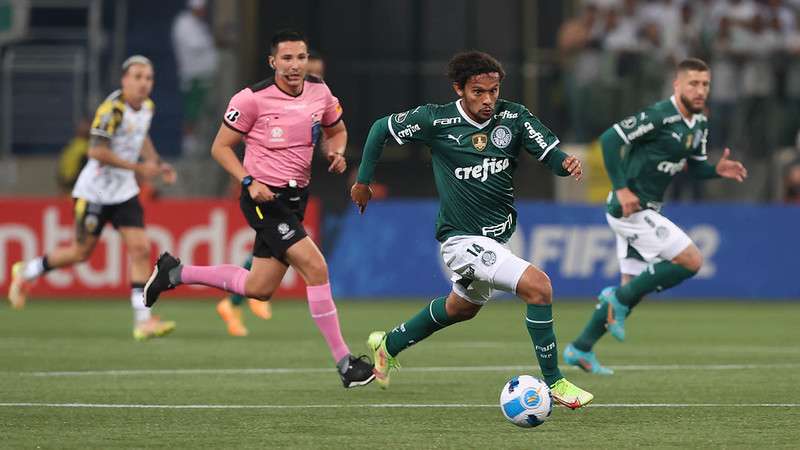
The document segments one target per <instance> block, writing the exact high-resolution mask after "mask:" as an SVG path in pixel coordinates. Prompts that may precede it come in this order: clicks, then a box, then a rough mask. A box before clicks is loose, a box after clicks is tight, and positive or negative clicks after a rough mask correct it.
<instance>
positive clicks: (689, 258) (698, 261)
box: [673, 246, 703, 273]
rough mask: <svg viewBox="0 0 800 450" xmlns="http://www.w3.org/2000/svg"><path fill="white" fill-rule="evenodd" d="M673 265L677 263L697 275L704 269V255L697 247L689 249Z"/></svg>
mask: <svg viewBox="0 0 800 450" xmlns="http://www.w3.org/2000/svg"><path fill="white" fill-rule="evenodd" d="M673 263H677V264H678V265H680V266H682V267H683V268H685V269H686V270H689V271H691V272H692V273H697V272H699V271H700V268H701V267H703V254H702V253H700V250H699V249H697V248H696V247H694V246H692V247H689V249H688V250H687V251H685V252H684V253H682V254H681V255H679V256H678V258H676V259H675V260H673Z"/></svg>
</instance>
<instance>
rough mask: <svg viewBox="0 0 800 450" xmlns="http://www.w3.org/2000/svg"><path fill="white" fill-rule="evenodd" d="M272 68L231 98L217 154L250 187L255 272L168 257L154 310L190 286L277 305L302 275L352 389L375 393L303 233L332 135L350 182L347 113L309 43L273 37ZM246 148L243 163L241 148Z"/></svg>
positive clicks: (156, 279) (332, 152) (153, 282)
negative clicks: (319, 147)
mask: <svg viewBox="0 0 800 450" xmlns="http://www.w3.org/2000/svg"><path fill="white" fill-rule="evenodd" d="M271 44H272V45H271V54H270V56H269V65H270V67H271V68H273V69H274V70H275V76H274V77H271V78H268V79H266V80H264V81H261V82H258V83H256V84H254V85H252V86H250V87H247V88H245V89H242V90H241V91H239V92H238V93H237V94H236V95H234V96H233V98H231V101H230V104H229V105H228V109H227V111H226V113H225V117H224V118H223V122H222V125H221V126H220V129H219V132H218V133H217V137H216V138H215V139H214V144H213V145H212V148H211V154H212V156H213V157H214V159H216V160H217V162H219V163H220V165H222V167H224V168H225V170H227V171H228V172H229V173H230V174H231V175H233V176H234V177H236V178H237V179H239V180H241V182H242V187H243V189H242V196H241V198H240V201H239V203H240V207H241V209H242V213H244V216H245V218H246V219H247V222H248V223H249V224H250V226H251V227H252V228H253V229H254V230H255V231H256V239H255V243H254V244H253V265H252V268H251V269H250V270H249V271H248V270H246V269H243V268H241V267H239V266H235V265H219V266H188V265H182V264H181V263H180V261H179V260H178V259H177V258H175V257H173V256H172V255H170V254H169V253H164V254H162V255H161V256H160V257H159V259H158V261H157V262H156V266H155V270H154V271H153V273H152V275H151V276H150V279H149V281H148V282H147V284H146V285H145V290H144V295H145V301H146V304H147V306H152V305H153V304H154V303H155V302H156V300H157V299H158V296H159V294H161V292H163V291H166V290H169V289H173V288H175V287H176V286H178V285H181V284H202V285H205V286H213V287H216V288H219V289H222V290H225V291H228V292H232V293H236V294H239V295H243V296H245V297H251V298H258V299H261V300H269V299H270V298H271V297H272V295H273V293H274V292H275V291H276V290H277V289H278V286H279V285H280V283H281V280H282V279H283V276H284V275H285V274H286V271H287V270H288V269H289V267H290V266H291V267H293V268H294V269H295V270H296V271H297V272H298V273H299V274H300V275H301V276H302V277H303V279H304V280H305V282H306V285H307V288H306V293H307V295H308V307H309V310H310V312H311V317H312V318H313V319H314V322H315V323H316V324H317V328H319V330H320V332H321V333H322V335H323V337H324V338H325V341H326V342H327V343H328V347H329V348H330V350H331V354H332V355H333V359H334V361H336V366H337V369H338V372H339V375H340V377H341V379H342V383H343V384H344V387H346V388H349V387H355V386H363V385H366V384H369V383H370V382H371V381H372V380H373V379H374V378H375V375H374V374H373V371H372V369H373V366H372V364H371V363H370V362H369V360H368V359H367V358H366V357H364V356H362V357H358V358H357V357H354V356H353V355H352V354H351V353H350V350H349V348H348V347H347V344H346V343H345V342H344V339H343V338H342V332H341V329H340V327H339V316H338V313H337V311H336V305H335V304H334V301H333V296H332V294H331V287H330V284H329V278H328V266H327V263H326V262H325V257H324V256H322V253H321V252H320V250H319V248H318V247H317V246H316V244H314V241H312V240H311V239H310V238H309V237H308V235H307V234H306V231H305V229H304V228H303V215H304V213H305V208H306V204H307V201H308V185H309V182H310V179H311V158H312V157H313V153H314V146H315V144H316V142H317V140H318V139H319V138H320V137H321V135H324V138H325V144H326V145H325V146H324V147H325V148H326V156H327V158H328V161H330V166H329V167H328V170H329V171H330V172H335V173H337V174H341V173H344V171H345V169H346V168H347V163H346V161H345V158H344V151H345V147H346V146H347V129H346V128H345V125H344V122H343V121H342V107H341V106H340V105H339V100H338V99H337V98H336V97H335V96H334V95H333V94H332V93H331V91H330V89H329V88H328V86H327V85H326V84H325V83H324V82H323V81H322V80H321V79H319V78H316V77H313V76H311V75H307V74H306V64H307V62H308V43H307V41H306V38H305V37H304V36H303V35H301V34H300V33H297V32H295V31H282V32H279V33H277V34H276V35H275V36H274V37H273V38H272V43H271ZM242 139H244V142H245V153H244V164H242V163H241V162H240V161H239V158H237V156H236V154H235V153H234V151H233V148H234V147H235V146H236V145H237V144H239V143H240V142H241V141H242Z"/></svg>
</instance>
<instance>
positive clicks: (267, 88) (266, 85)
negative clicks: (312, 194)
mask: <svg viewBox="0 0 800 450" xmlns="http://www.w3.org/2000/svg"><path fill="white" fill-rule="evenodd" d="M341 118H342V107H341V106H340V105H339V99H337V98H336V97H335V96H334V95H333V94H332V93H331V90H330V89H328V86H327V85H326V84H325V83H324V82H322V80H320V79H319V78H316V77H312V76H308V77H306V80H305V85H304V87H303V92H302V93H301V94H300V95H298V96H297V97H293V96H291V95H289V94H287V93H285V92H283V91H282V90H280V89H279V88H278V86H277V85H276V84H275V81H274V79H272V78H269V79H267V80H264V81H261V82H259V83H256V84H254V85H253V86H250V87H247V88H244V89H242V90H241V91H239V92H238V93H237V94H236V95H234V96H233V98H231V101H230V103H229V104H228V110H227V111H226V112H225V118H224V120H223V123H225V125H227V126H228V127H230V128H232V129H233V130H235V131H238V132H239V133H242V134H244V135H245V136H244V142H245V152H244V168H245V170H247V173H249V174H250V175H251V176H252V177H253V178H255V179H256V180H258V181H260V182H262V183H264V184H267V185H269V186H275V187H286V186H287V185H288V184H289V180H295V181H297V185H298V186H300V187H304V186H307V185H308V183H309V181H310V180H311V158H312V156H313V153H314V144H315V143H316V141H317V139H319V137H320V134H321V132H322V130H321V128H320V127H330V126H333V125H335V124H336V123H337V122H339V120H341Z"/></svg>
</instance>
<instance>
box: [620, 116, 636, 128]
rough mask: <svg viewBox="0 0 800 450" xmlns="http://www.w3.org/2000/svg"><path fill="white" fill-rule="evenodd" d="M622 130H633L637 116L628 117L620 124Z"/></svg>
mask: <svg viewBox="0 0 800 450" xmlns="http://www.w3.org/2000/svg"><path fill="white" fill-rule="evenodd" d="M619 124H620V126H621V127H622V128H633V126H634V125H636V116H630V117H626V118H625V119H622V120H621V121H620V122H619Z"/></svg>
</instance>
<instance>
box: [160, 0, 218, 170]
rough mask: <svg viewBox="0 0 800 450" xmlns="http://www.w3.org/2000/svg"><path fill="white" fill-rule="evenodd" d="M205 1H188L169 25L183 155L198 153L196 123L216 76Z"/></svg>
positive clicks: (216, 58) (204, 113) (199, 146)
mask: <svg viewBox="0 0 800 450" xmlns="http://www.w3.org/2000/svg"><path fill="white" fill-rule="evenodd" d="M206 6H207V5H206V1H205V0H189V1H187V2H186V7H187V8H186V9H185V10H183V11H181V12H180V13H179V14H178V15H177V17H175V21H174V22H173V24H172V45H173V47H174V49H175V58H176V59H177V62H178V78H179V80H180V89H181V93H182V94H183V117H184V125H183V153H184V155H197V154H198V153H199V152H201V145H200V142H201V136H199V135H202V134H203V133H200V132H198V129H197V127H198V123H199V122H201V121H202V119H203V118H204V116H205V115H207V110H208V106H209V105H208V104H209V93H210V92H211V88H212V84H213V81H214V76H215V74H216V72H217V64H218V60H219V56H218V54H217V48H216V46H215V44H214V37H213V35H212V34H211V28H210V27H209V24H208V22H206V20H205V19H206V16H207V13H206Z"/></svg>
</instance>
